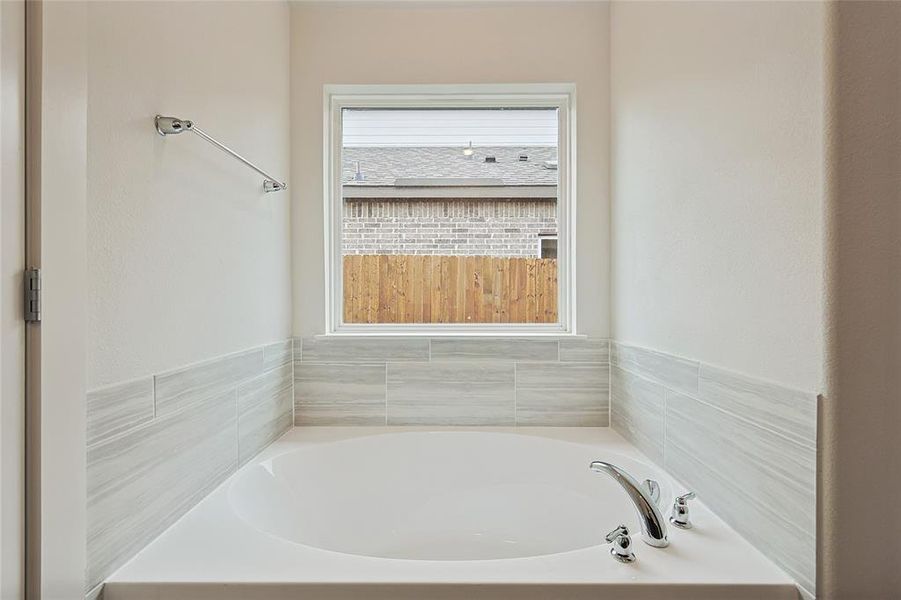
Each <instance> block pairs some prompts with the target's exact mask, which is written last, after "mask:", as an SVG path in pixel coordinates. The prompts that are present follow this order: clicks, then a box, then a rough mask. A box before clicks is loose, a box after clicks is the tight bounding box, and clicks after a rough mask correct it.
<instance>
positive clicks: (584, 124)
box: [291, 2, 609, 337]
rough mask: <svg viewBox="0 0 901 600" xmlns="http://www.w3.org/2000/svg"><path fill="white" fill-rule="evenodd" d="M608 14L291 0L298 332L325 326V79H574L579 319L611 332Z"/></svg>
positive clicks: (578, 8) (590, 6)
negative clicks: (323, 189) (609, 304)
mask: <svg viewBox="0 0 901 600" xmlns="http://www.w3.org/2000/svg"><path fill="white" fill-rule="evenodd" d="M608 16H609V5H608V4H606V3H603V2H496V3H495V2H459V3H457V2H398V3H390V2H384V3H383V2H378V3H375V2H373V3H344V2H335V3H331V2H297V3H292V5H291V27H292V34H291V110H292V113H291V117H292V118H291V131H292V134H291V139H292V140H293V143H292V149H291V152H292V156H291V164H292V168H291V180H292V182H293V186H294V187H293V192H292V200H293V210H292V212H291V218H292V222H293V227H294V229H293V231H294V236H293V248H294V251H293V252H294V262H293V265H292V266H293V269H294V278H293V283H294V292H295V293H294V333H295V335H302V336H308V335H313V334H317V333H322V332H323V330H324V328H325V291H324V289H323V286H324V277H323V269H322V265H323V261H324V256H323V254H324V246H325V244H324V243H323V228H322V226H321V224H322V222H323V214H322V211H323V202H322V173H323V162H322V161H323V155H322V154H323V145H322V127H323V118H322V115H323V107H322V98H323V95H322V89H323V85H325V84H417V83H434V84H461V83H469V84H481V83H484V84H498V83H575V84H576V90H577V91H576V94H577V96H578V99H577V103H578V106H577V112H578V115H577V118H576V120H577V123H578V132H577V142H578V164H577V165H576V167H577V169H578V174H579V181H578V186H577V194H578V207H577V212H578V216H577V218H578V222H577V226H576V244H577V249H576V254H577V261H576V262H577V264H576V271H577V272H576V274H577V284H576V287H577V289H576V295H577V304H578V308H577V310H578V325H577V326H578V328H579V330H580V333H584V334H587V335H592V336H599V337H607V335H608V333H609V310H608V303H609V286H608V283H609V276H608V266H609V239H608V231H609V228H608V220H609V204H608V184H609V177H608V172H607V171H608V164H609V160H608V151H609V139H608V131H607V128H608V120H609V111H608V101H609V93H608V83H609V79H608V65H609V35H608ZM535 40H541V43H536V42H535Z"/></svg>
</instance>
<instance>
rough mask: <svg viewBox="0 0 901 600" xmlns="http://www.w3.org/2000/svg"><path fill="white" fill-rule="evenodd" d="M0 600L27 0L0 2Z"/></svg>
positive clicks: (17, 575) (8, 493)
mask: <svg viewBox="0 0 901 600" xmlns="http://www.w3.org/2000/svg"><path fill="white" fill-rule="evenodd" d="M0 82H2V84H0V201H2V204H0V280H2V282H3V284H2V285H0V291H2V300H0V598H4V599H6V598H10V599H14V598H20V597H21V596H22V590H23V587H22V573H23V567H24V561H23V560H22V556H23V554H22V553H23V550H24V545H23V533H24V531H23V529H24V528H23V523H22V516H23V499H24V485H25V480H24V467H25V462H24V447H25V431H24V427H25V414H24V409H25V403H24V399H25V381H24V377H25V363H24V352H25V324H24V323H23V322H22V311H21V309H22V300H21V296H20V291H21V288H20V287H19V282H20V281H21V280H22V265H23V263H24V262H25V256H24V251H25V239H24V233H25V202H24V199H25V157H24V156H23V152H22V149H23V146H24V142H25V121H24V119H25V110H24V109H25V3H24V1H23V0H16V1H6V2H0Z"/></svg>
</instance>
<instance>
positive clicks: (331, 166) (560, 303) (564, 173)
mask: <svg viewBox="0 0 901 600" xmlns="http://www.w3.org/2000/svg"><path fill="white" fill-rule="evenodd" d="M497 107H516V108H556V109H557V119H558V127H557V132H558V133H557V136H558V142H557V143H558V147H557V170H558V181H557V261H558V262H557V295H558V297H557V323H344V322H343V317H344V310H343V309H344V304H343V303H344V290H343V258H342V249H341V242H342V209H343V201H344V199H343V195H342V182H341V154H342V144H343V132H342V110H343V109H345V108H410V109H415V108H497ZM323 108H324V111H323V112H324V117H323V118H324V121H323V203H324V206H323V216H324V229H325V232H324V242H325V248H324V251H325V261H324V262H325V334H326V335H355V336H391V335H403V336H431V337H434V336H442V335H445V336H525V337H528V336H542V335H573V334H575V333H576V281H575V273H576V259H577V257H576V253H575V248H576V244H575V232H576V227H575V223H576V88H575V85H574V84H571V83H556V84H501V85H494V84H475V85H443V84H437V85H326V86H324V87H323Z"/></svg>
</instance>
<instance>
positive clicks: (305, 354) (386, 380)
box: [294, 337, 610, 427]
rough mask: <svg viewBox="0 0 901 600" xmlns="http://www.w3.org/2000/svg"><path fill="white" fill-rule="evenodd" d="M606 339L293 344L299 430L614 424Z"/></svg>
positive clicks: (300, 341) (330, 340)
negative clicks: (303, 427)
mask: <svg viewBox="0 0 901 600" xmlns="http://www.w3.org/2000/svg"><path fill="white" fill-rule="evenodd" d="M609 382H610V365H609V343H608V341H607V340H606V339H586V338H578V339H563V340H557V339H545V338H533V339H524V338H488V339H485V338H480V339H475V338H446V337H442V338H431V339H430V338H327V337H312V338H303V339H296V340H295V342H294V424H295V425H508V426H513V425H528V426H542V425H546V426H555V425H557V426H590V427H601V426H607V425H608V424H609V419H608V414H609V410H608V408H609V391H610V389H609V388H610V385H609Z"/></svg>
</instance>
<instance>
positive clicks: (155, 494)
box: [87, 389, 238, 589]
mask: <svg viewBox="0 0 901 600" xmlns="http://www.w3.org/2000/svg"><path fill="white" fill-rule="evenodd" d="M235 403H236V396H235V390H234V389H231V390H228V391H226V392H224V393H220V394H218V395H213V396H210V397H209V398H207V399H205V400H202V401H199V402H196V403H194V404H192V405H191V406H189V407H187V408H186V409H185V410H183V411H181V412H179V413H178V414H174V415H171V416H168V417H163V418H157V419H155V420H154V421H152V422H151V423H149V424H147V425H144V426H141V427H138V428H136V429H133V430H131V431H129V432H128V433H126V434H124V435H121V436H119V437H116V438H114V439H111V440H109V441H106V442H103V443H100V444H96V445H94V446H92V447H90V448H89V449H88V451H87V565H88V571H87V580H88V581H87V584H88V589H91V588H92V587H93V586H95V585H96V584H98V583H100V582H101V581H102V580H103V579H104V578H106V577H107V576H108V575H110V574H111V573H112V572H113V571H114V570H115V569H116V568H118V567H119V566H120V565H122V564H124V563H125V562H126V561H128V560H129V559H130V558H131V557H132V556H134V554H135V553H137V552H138V551H139V550H141V548H143V547H144V546H145V545H146V544H147V543H148V542H150V541H151V540H153V539H154V538H155V537H156V536H157V535H159V534H160V533H162V532H163V531H164V530H165V529H166V528H167V527H168V526H169V525H171V524H172V523H174V522H175V521H176V520H177V519H178V518H179V517H181V515H183V514H184V513H185V512H186V511H187V510H188V509H189V508H191V507H192V506H194V504H196V503H197V502H198V501H199V500H200V499H201V498H203V497H204V496H205V495H206V494H207V493H209V492H210V491H211V490H212V489H213V488H215V487H216V486H217V485H219V483H221V482H222V481H223V480H224V479H225V478H226V477H228V475H229V474H231V473H232V472H233V471H234V470H235V466H236V464H237V458H238V457H237V444H236V441H235V440H236V437H237V434H236V420H235Z"/></svg>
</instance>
